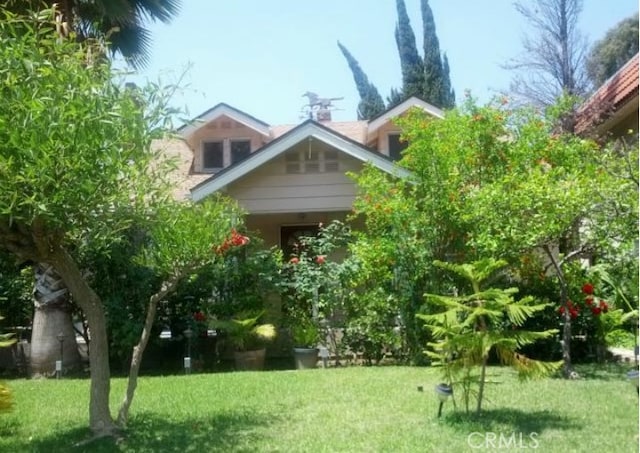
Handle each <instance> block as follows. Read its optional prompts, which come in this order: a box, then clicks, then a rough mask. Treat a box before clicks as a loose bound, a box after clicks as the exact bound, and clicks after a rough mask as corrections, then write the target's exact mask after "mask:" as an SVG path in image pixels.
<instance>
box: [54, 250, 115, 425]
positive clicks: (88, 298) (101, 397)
mask: <svg viewBox="0 0 640 453" xmlns="http://www.w3.org/2000/svg"><path fill="white" fill-rule="evenodd" d="M49 257H50V261H51V263H52V264H53V266H54V267H55V269H56V271H57V272H58V273H59V274H60V276H61V277H62V279H63V280H64V282H65V284H66V285H67V287H68V288H69V290H70V291H71V294H72V295H73V298H74V300H75V301H76V303H77V304H78V305H79V306H80V308H81V309H82V311H83V312H84V315H85V316H86V318H87V323H88V325H89V335H90V338H91V341H90V343H89V365H90V367H91V392H90V397H89V426H90V428H91V430H92V431H93V433H94V435H95V436H96V437H101V436H109V435H113V434H114V432H115V431H116V425H115V423H114V421H113V418H112V417H111V413H110V410H109V393H110V377H111V373H110V370H109V343H108V340H107V322H106V317H105V312H104V306H103V305H102V301H101V300H100V298H99V297H98V295H97V294H96V293H95V291H94V290H93V289H92V288H91V287H90V286H89V285H88V284H87V282H86V281H85V279H84V277H83V275H82V273H81V272H80V269H79V268H78V266H77V264H76V262H75V261H74V259H73V258H72V257H71V256H70V255H69V253H68V252H67V251H66V250H65V249H64V248H62V247H56V248H54V249H53V250H50V251H49Z"/></svg>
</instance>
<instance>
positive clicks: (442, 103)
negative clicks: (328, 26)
mask: <svg viewBox="0 0 640 453" xmlns="http://www.w3.org/2000/svg"><path fill="white" fill-rule="evenodd" d="M420 6H421V11H422V21H423V35H424V59H423V58H422V57H421V56H420V54H419V53H418V49H417V46H416V37H415V34H414V33H413V29H412V28H411V23H410V21H409V15H408V14H407V8H406V5H405V2H404V0H396V10H397V13H398V22H397V23H396V28H395V31H394V36H395V41H396V45H397V48H398V56H399V57H400V71H401V73H402V88H401V89H396V88H392V89H391V93H390V94H389V96H388V97H387V108H388V109H389V108H391V107H393V106H395V105H397V104H399V103H401V102H402V101H404V100H405V99H407V98H409V97H411V96H417V97H418V98H420V99H423V100H425V101H427V102H429V103H431V104H433V105H435V106H437V107H440V108H443V109H444V108H451V107H453V106H454V104H455V93H454V91H453V89H452V88H451V80H450V78H449V61H448V60H447V58H446V56H445V57H444V58H443V59H441V55H440V47H439V44H438V38H437V36H436V32H435V22H434V20H433V13H432V12H431V8H430V6H429V2H428V0H421V1H420ZM338 46H339V47H340V50H341V51H342V54H343V55H344V57H345V58H346V60H347V62H348V63H349V68H350V69H351V72H352V73H353V78H354V81H355V83H356V87H357V88H358V93H359V94H360V103H359V104H358V118H359V119H371V118H373V117H374V116H375V115H376V114H377V113H381V112H382V111H383V110H384V105H383V102H382V98H381V97H380V94H379V93H378V90H377V89H376V88H375V86H373V84H371V83H370V82H369V80H368V78H367V76H366V75H365V74H364V72H363V71H362V69H361V68H360V65H359V64H358V63H357V61H356V60H355V58H353V56H352V55H351V54H350V53H349V52H348V51H347V49H346V48H344V46H342V45H341V44H340V43H338Z"/></svg>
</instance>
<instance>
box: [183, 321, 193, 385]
mask: <svg viewBox="0 0 640 453" xmlns="http://www.w3.org/2000/svg"><path fill="white" fill-rule="evenodd" d="M184 336H185V337H186V338H187V356H186V357H185V358H184V372H185V373H186V374H191V337H192V336H193V330H191V329H187V330H185V331H184Z"/></svg>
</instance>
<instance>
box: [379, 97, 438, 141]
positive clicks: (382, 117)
mask: <svg viewBox="0 0 640 453" xmlns="http://www.w3.org/2000/svg"><path fill="white" fill-rule="evenodd" d="M411 107H418V108H421V109H423V110H424V111H426V112H427V113H429V114H431V115H433V116H435V117H436V118H440V119H442V118H444V112H443V111H442V110H440V109H439V108H438V107H434V106H433V105H431V104H429V103H428V102H425V101H423V100H422V99H420V98H417V97H415V96H411V97H410V98H409V99H407V100H405V101H403V102H401V103H400V104H398V105H396V106H395V107H392V108H390V109H388V110H386V111H384V112H382V113H381V114H379V115H378V116H376V117H373V118H371V120H369V130H368V132H369V134H372V133H373V132H375V131H377V130H378V129H379V128H380V127H381V126H382V125H384V124H386V123H387V122H388V121H390V120H391V119H393V118H395V117H397V116H400V115H402V114H403V113H404V112H406V111H407V110H409V109H410V108H411Z"/></svg>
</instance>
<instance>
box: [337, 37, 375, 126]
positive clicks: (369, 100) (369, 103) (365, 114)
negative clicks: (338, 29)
mask: <svg viewBox="0 0 640 453" xmlns="http://www.w3.org/2000/svg"><path fill="white" fill-rule="evenodd" d="M338 47H339V48H340V50H341V51H342V55H344V57H345V58H346V59H347V63H349V68H350V69H351V73H352V74H353V80H354V82H355V83H356V87H357V89H358V94H360V102H359V103H358V119H359V120H369V119H371V118H373V117H374V116H376V115H378V114H379V113H382V112H383V111H384V109H385V107H384V101H383V100H382V96H380V93H379V92H378V89H377V88H376V87H375V86H374V85H373V83H371V82H369V78H368V77H367V75H366V74H365V73H364V71H363V70H362V68H361V67H360V64H358V61H357V60H356V59H355V58H354V57H353V55H351V52H349V51H348V50H347V48H346V47H345V46H343V45H342V44H341V43H340V41H338Z"/></svg>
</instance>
